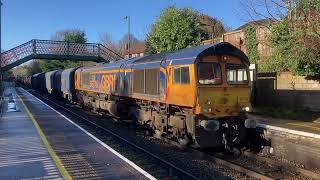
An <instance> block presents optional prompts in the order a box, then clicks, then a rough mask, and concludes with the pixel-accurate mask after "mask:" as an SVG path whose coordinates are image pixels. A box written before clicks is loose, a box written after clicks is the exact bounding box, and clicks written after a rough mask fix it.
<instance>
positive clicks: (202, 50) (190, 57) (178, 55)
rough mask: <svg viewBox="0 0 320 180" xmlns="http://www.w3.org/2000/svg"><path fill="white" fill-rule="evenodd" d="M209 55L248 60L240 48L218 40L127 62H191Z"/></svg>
mask: <svg viewBox="0 0 320 180" xmlns="http://www.w3.org/2000/svg"><path fill="white" fill-rule="evenodd" d="M209 55H230V56H235V57H237V58H239V59H241V60H242V61H246V62H248V61H249V59H248V57H247V56H246V55H245V54H244V53H243V52H242V51H241V50H240V49H238V48H236V47H234V46H233V45H231V44H230V43H227V42H220V43H215V44H210V45H202V46H197V47H192V48H187V49H182V50H179V51H175V52H173V53H161V54H152V55H147V56H143V57H140V58H135V59H133V60H131V62H127V63H129V64H140V63H157V62H161V61H162V60H166V62H167V63H168V64H169V63H170V64H193V63H194V62H195V60H196V59H197V58H199V57H204V56H209Z"/></svg>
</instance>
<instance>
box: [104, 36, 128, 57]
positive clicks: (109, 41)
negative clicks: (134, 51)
mask: <svg viewBox="0 0 320 180" xmlns="http://www.w3.org/2000/svg"><path fill="white" fill-rule="evenodd" d="M100 43H101V44H103V45H104V46H106V47H107V48H109V49H110V50H112V51H113V52H115V53H117V54H120V55H123V54H124V50H125V49H124V46H122V45H121V44H120V43H119V42H117V41H115V40H114V39H113V38H112V36H111V35H110V34H109V33H107V32H105V33H103V34H100Z"/></svg>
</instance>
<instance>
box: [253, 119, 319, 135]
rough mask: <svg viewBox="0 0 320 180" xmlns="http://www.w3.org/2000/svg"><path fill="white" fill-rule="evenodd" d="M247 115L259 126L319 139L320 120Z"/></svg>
mask: <svg viewBox="0 0 320 180" xmlns="http://www.w3.org/2000/svg"><path fill="white" fill-rule="evenodd" d="M248 117H249V118H251V119H255V120H257V121H258V123H259V124H258V125H259V126H260V127H265V128H269V129H274V130H279V131H287V132H288V133H293V134H299V135H301V136H304V135H305V136H308V137H312V138H317V139H320V122H308V121H302V120H291V119H277V118H271V117H263V116H258V115H249V116H248Z"/></svg>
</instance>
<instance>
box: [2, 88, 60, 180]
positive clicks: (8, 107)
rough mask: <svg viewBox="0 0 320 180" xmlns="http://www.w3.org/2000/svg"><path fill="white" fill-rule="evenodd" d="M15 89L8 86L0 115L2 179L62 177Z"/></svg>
mask: <svg viewBox="0 0 320 180" xmlns="http://www.w3.org/2000/svg"><path fill="white" fill-rule="evenodd" d="M15 94H16V92H15V89H14V88H13V87H12V88H7V89H6V90H5V92H4V95H5V98H4V101H3V106H2V111H1V112H2V115H1V117H0V179H62V176H61V174H60V172H59V170H58V168H57V166H56V165H55V163H54V161H53V159H52V158H51V155H50V154H49V152H48V150H47V148H46V147H45V144H44V143H43V141H42V139H41V137H40V136H39V134H38V132H37V130H36V128H35V126H34V124H33V122H32V120H31V119H30V117H29V116H28V114H27V112H26V110H25V108H24V107H23V105H22V103H21V101H20V100H19V98H18V97H17V96H16V95H15Z"/></svg>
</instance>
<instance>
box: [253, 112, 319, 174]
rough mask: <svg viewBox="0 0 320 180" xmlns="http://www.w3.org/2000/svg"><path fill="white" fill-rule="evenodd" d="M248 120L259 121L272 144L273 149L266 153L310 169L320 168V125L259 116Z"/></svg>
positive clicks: (267, 150) (265, 151) (265, 149)
mask: <svg viewBox="0 0 320 180" xmlns="http://www.w3.org/2000/svg"><path fill="white" fill-rule="evenodd" d="M248 118H251V119H255V120H257V121H258V124H257V126H258V127H259V128H260V129H262V130H263V136H264V137H265V138H266V139H268V140H269V141H270V142H271V147H265V148H264V149H263V152H264V153H267V154H269V153H270V154H273V155H275V156H277V157H279V158H283V159H286V160H289V161H292V162H294V163H297V164H302V165H303V166H305V167H308V168H312V169H313V168H318V169H319V168H320V123H317V122H307V121H299V120H289V119H275V118H270V117H262V116H257V115H249V116H248Z"/></svg>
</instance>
